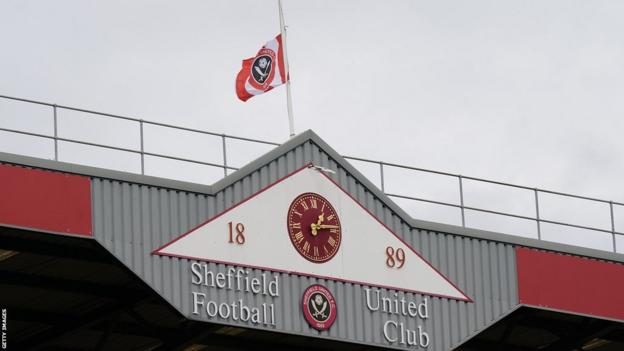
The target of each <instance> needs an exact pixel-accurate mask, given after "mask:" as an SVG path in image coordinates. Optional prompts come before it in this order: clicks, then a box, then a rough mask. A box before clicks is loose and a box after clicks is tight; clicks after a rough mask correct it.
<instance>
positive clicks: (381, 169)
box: [379, 162, 386, 193]
mask: <svg viewBox="0 0 624 351" xmlns="http://www.w3.org/2000/svg"><path fill="white" fill-rule="evenodd" d="M383 166H384V164H383V162H379V175H380V176H381V192H382V193H385V192H386V187H385V185H384V167H383Z"/></svg>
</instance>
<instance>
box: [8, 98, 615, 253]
mask: <svg viewBox="0 0 624 351" xmlns="http://www.w3.org/2000/svg"><path fill="white" fill-rule="evenodd" d="M0 98H1V99H5V100H12V101H18V102H23V103H29V104H36V105H41V106H47V107H49V108H50V109H51V112H52V117H53V124H54V128H53V135H46V134H41V133H33V132H28V131H24V130H17V129H11V128H4V127H0V131H4V132H9V133H16V134H22V135H28V136H32V137H37V138H44V139H48V140H53V142H54V160H56V161H58V160H59V147H58V146H59V142H67V143H74V144H80V145H86V146H94V147H100V148H105V149H110V150H117V151H122V152H127V153H132V154H136V155H139V156H140V162H141V166H140V169H141V174H145V156H153V157H159V158H164V159H170V160H175V161H181V162H186V163H191V164H199V165H203V166H210V167H218V168H221V169H223V175H224V176H227V174H228V171H230V170H232V171H234V170H237V169H238V168H236V167H233V166H231V165H228V153H227V147H228V146H227V145H228V144H227V141H228V140H239V141H244V142H250V143H257V144H263V145H271V146H277V145H279V143H275V142H268V141H264V140H258V139H251V138H244V137H238V136H233V135H227V134H221V133H214V132H209V131H205V130H200V129H194V128H186V127H180V126H175V125H171V124H166V123H160V122H153V121H147V120H143V119H139V118H132V117H126V116H119V115H114V114H110V113H102V112H97V111H92V110H86V109H81V108H75V107H69V106H63V105H57V104H51V103H46V102H41V101H34V100H29V99H22V98H17V97H11V96H5V95H0ZM62 110H67V111H75V112H82V113H86V114H88V115H95V116H102V117H106V118H112V119H118V120H125V121H130V122H134V123H137V124H138V127H139V139H140V140H139V145H140V146H139V148H137V149H133V148H127V147H118V146H112V145H106V144H101V143H94V142H88V141H83V140H76V139H71V138H64V137H61V136H59V133H58V117H59V116H58V113H59V111H62ZM146 125H152V126H158V127H164V128H170V129H174V130H180V131H186V132H192V133H199V134H202V135H208V136H213V137H218V138H221V149H222V150H221V151H222V163H220V164H219V163H214V162H205V161H200V160H194V159H188V158H183V157H177V156H172V155H165V154H160V153H155V152H149V151H146V150H145V131H144V127H145V126H146ZM343 157H344V158H346V159H348V160H351V161H357V162H363V163H366V164H369V165H375V167H378V168H379V178H380V182H379V186H380V188H381V190H382V192H384V193H385V194H386V195H388V196H390V197H392V198H395V199H403V200H411V201H417V202H420V203H428V204H434V205H438V206H444V207H448V208H455V209H459V211H460V215H461V226H462V227H471V226H470V225H467V223H466V222H467V221H466V212H467V211H476V212H479V213H487V214H493V215H498V216H504V217H509V218H515V219H521V220H528V221H533V222H535V225H536V232H537V239H538V240H543V237H542V224H544V223H547V224H553V225H558V226H563V227H570V228H576V229H583V230H589V231H595V232H600V233H607V234H610V235H611V251H612V252H618V251H617V240H616V237H617V236H618V235H624V233H622V232H619V231H616V224H615V223H616V222H615V215H614V206H624V203H620V202H614V201H607V200H602V199H597V198H593V197H587V196H580V195H573V194H567V193H562V192H557V191H551V190H544V189H538V188H531V187H527V186H522V185H516V184H511V183H505V182H499V181H493V180H487V179H482V178H476V177H469V176H462V175H459V174H452V173H447V172H440V171H435V170H429V169H424V168H418V167H410V166H405V165H399V164H394V163H387V162H383V161H373V160H369V159H365V158H359V157H352V156H343ZM391 168H393V169H401V170H408V171H410V172H422V173H427V174H434V175H439V176H446V177H452V178H455V179H456V181H457V202H448V201H438V200H433V199H427V198H421V197H414V196H408V195H404V194H397V193H390V192H387V191H386V189H387V180H386V175H385V173H386V172H387V170H388V169H391ZM466 180H470V181H475V182H480V183H485V184H492V185H499V186H504V187H509V188H515V189H522V190H526V191H530V192H532V193H533V197H534V213H535V215H534V216H527V215H519V214H515V213H511V212H505V211H498V210H491V209H485V208H479V207H475V206H467V205H466V203H465V190H464V182H465V181H466ZM540 194H550V195H557V196H561V197H565V198H574V199H580V200H587V201H591V202H593V203H600V204H604V205H608V208H609V219H610V228H609V229H604V228H598V227H593V226H587V225H580V224H574V223H570V222H563V221H555V220H552V219H547V218H543V217H541V216H540ZM622 208H623V209H624V207H622Z"/></svg>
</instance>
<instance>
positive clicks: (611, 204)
mask: <svg viewBox="0 0 624 351" xmlns="http://www.w3.org/2000/svg"><path fill="white" fill-rule="evenodd" d="M609 209H610V210H611V235H612V237H613V252H615V253H617V244H616V242H615V218H614V217H613V201H609Z"/></svg>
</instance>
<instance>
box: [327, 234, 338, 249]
mask: <svg viewBox="0 0 624 351" xmlns="http://www.w3.org/2000/svg"><path fill="white" fill-rule="evenodd" d="M327 243H328V244H329V245H331V247H336V239H334V237H333V236H330V237H329V239H327Z"/></svg>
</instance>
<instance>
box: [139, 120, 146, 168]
mask: <svg viewBox="0 0 624 351" xmlns="http://www.w3.org/2000/svg"><path fill="white" fill-rule="evenodd" d="M139 129H140V131H141V174H142V175H145V150H144V146H143V119H141V120H140V121H139Z"/></svg>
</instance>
